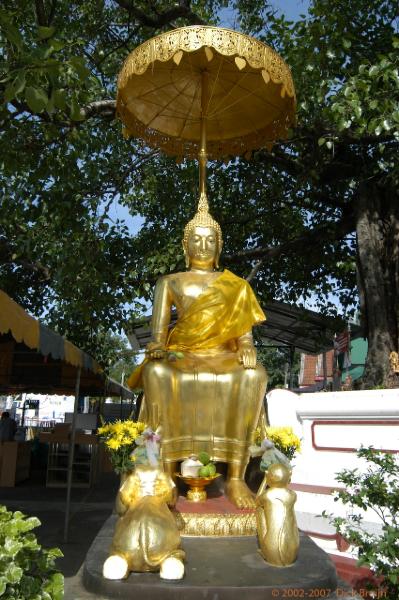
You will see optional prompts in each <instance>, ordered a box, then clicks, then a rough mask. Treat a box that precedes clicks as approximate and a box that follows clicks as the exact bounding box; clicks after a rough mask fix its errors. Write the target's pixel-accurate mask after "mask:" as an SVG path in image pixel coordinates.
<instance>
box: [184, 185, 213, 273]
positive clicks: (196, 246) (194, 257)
mask: <svg viewBox="0 0 399 600" xmlns="http://www.w3.org/2000/svg"><path fill="white" fill-rule="evenodd" d="M222 246H223V239H222V230H221V229H220V225H219V223H217V221H215V219H214V218H213V217H212V216H211V215H210V213H209V206H208V201H207V198H206V196H205V195H204V196H201V198H200V201H199V203H198V210H197V213H196V215H195V217H194V218H193V219H191V221H189V222H188V223H187V225H186V226H185V228H184V235H183V249H184V255H185V257H186V267H187V268H189V267H190V266H191V265H192V264H196V265H197V266H200V267H203V268H218V266H219V256H220V253H221V251H222Z"/></svg>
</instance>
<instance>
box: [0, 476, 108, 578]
mask: <svg viewBox="0 0 399 600" xmlns="http://www.w3.org/2000/svg"><path fill="white" fill-rule="evenodd" d="M117 486H118V478H117V477H116V476H115V475H114V474H113V473H109V474H108V473H107V474H104V475H103V476H102V477H101V479H100V481H99V482H98V483H97V484H96V486H95V487H93V488H92V489H85V488H83V489H73V490H72V495H71V500H72V502H71V513H70V526H69V532H68V533H69V535H68V542H67V543H65V542H64V522H65V501H66V490H65V489H64V488H46V487H45V486H44V482H42V481H41V480H40V478H39V477H36V478H34V481H33V482H32V481H29V482H25V483H23V484H19V485H18V486H17V487H15V488H0V503H1V504H4V505H5V506H6V507H7V508H8V509H10V510H21V511H22V512H24V513H25V514H27V515H29V516H36V517H38V518H39V519H40V521H41V523H42V525H41V527H39V528H38V529H36V530H35V533H36V535H37V537H38V539H39V541H40V543H41V544H43V546H46V547H47V548H50V547H54V546H57V547H58V548H60V549H61V550H62V552H63V553H64V558H62V559H60V560H59V563H58V564H59V568H60V570H61V571H62V572H63V573H64V575H65V577H73V576H74V575H76V574H77V572H78V571H79V569H80V567H81V565H82V563H83V561H84V559H85V556H86V554H87V551H88V549H89V547H90V545H91V543H92V541H93V539H94V538H95V537H96V535H97V533H98V531H99V530H100V529H101V527H102V526H103V524H104V521H105V520H106V519H107V517H109V515H110V514H111V513H112V508H113V504H114V500H115V496H116V491H117Z"/></svg>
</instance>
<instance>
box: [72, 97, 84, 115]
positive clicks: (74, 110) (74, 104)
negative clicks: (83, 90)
mask: <svg viewBox="0 0 399 600" xmlns="http://www.w3.org/2000/svg"><path fill="white" fill-rule="evenodd" d="M71 119H72V121H84V115H83V114H82V113H81V110H80V106H79V103H78V101H77V100H76V98H72V101H71Z"/></svg>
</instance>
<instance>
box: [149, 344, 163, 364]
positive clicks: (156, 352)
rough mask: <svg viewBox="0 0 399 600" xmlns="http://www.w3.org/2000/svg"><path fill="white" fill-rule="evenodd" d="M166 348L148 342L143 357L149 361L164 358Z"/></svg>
mask: <svg viewBox="0 0 399 600" xmlns="http://www.w3.org/2000/svg"><path fill="white" fill-rule="evenodd" d="M165 354H166V348H165V346H164V345H163V344H161V343H160V342H150V343H149V344H147V347H146V349H145V355H146V357H147V358H149V359H150V360H154V359H159V358H164V356H165Z"/></svg>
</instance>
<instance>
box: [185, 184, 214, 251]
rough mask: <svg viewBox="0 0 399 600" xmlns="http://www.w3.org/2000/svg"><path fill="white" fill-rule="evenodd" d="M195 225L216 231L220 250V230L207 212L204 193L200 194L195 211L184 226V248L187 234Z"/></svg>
mask: <svg viewBox="0 0 399 600" xmlns="http://www.w3.org/2000/svg"><path fill="white" fill-rule="evenodd" d="M195 227H212V228H213V229H214V230H215V232H216V237H217V241H218V248H219V252H220V250H221V249H222V245H223V238H222V230H221V228H220V225H219V223H218V222H217V221H215V219H214V218H213V217H212V215H211V214H210V212H209V204H208V198H207V196H206V194H201V196H200V199H199V202H198V208H197V212H196V214H195V215H194V217H193V218H192V219H191V221H189V222H188V223H187V225H186V226H185V228H184V235H183V246H184V248H185V249H186V248H187V244H188V238H189V235H190V233H191V232H192V231H193V230H194V229H195Z"/></svg>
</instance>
